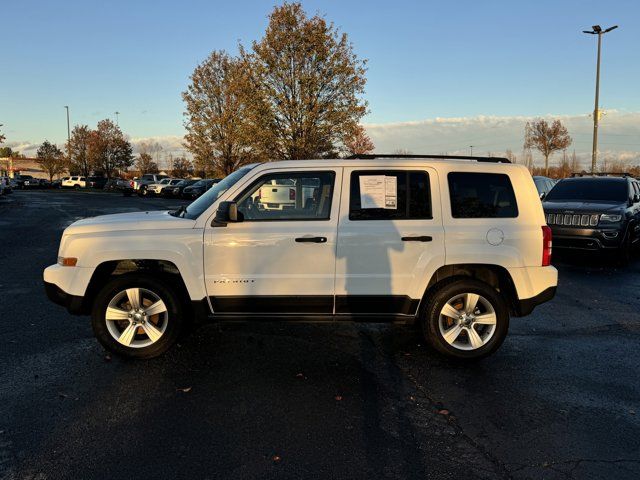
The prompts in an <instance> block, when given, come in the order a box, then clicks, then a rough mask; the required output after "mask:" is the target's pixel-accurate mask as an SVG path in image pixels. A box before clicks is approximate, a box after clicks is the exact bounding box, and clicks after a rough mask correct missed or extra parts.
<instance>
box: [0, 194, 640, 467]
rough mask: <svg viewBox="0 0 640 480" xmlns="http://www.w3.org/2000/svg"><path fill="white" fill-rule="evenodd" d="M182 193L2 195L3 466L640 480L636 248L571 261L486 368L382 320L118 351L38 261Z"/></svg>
mask: <svg viewBox="0 0 640 480" xmlns="http://www.w3.org/2000/svg"><path fill="white" fill-rule="evenodd" d="M181 203H184V202H180V201H174V200H164V199H146V198H137V197H132V198H125V197H122V196H120V195H116V194H103V193H87V192H59V191H25V192H22V191H19V192H15V193H14V194H12V195H10V196H7V197H6V198H3V199H0V267H1V268H0V292H1V293H2V296H1V300H0V318H1V321H0V478H3V479H23V478H24V479H57V478H92V479H94V478H95V479H101V478H105V479H107V478H108V479H116V478H234V479H236V478H336V479H338V478H345V479H356V478H393V479H395V478H398V479H413V478H420V479H424V478H434V479H440V478H443V479H447V478H457V479H463V478H464V479H470V478H487V479H489V478H490V479H494V478H515V479H525V478H534V479H538V478H540V479H542V478H544V479H566V478H576V479H595V478H608V479H618V478H624V479H626V478H629V479H633V478H640V376H639V374H638V371H639V367H640V349H639V348H638V347H639V345H640V261H639V260H638V259H636V260H635V261H634V262H633V263H632V264H631V265H630V266H628V267H627V268H624V269H620V268H614V267H609V266H607V263H606V262H604V261H603V260H602V259H593V258H588V257H580V258H569V259H566V260H565V261H564V262H560V263H558V265H557V266H558V268H559V270H560V284H559V288H558V295H557V296H556V298H555V299H554V300H553V301H552V302H550V303H548V304H545V305H543V306H541V307H538V309H536V311H535V312H534V314H533V315H531V316H530V317H526V318H523V319H513V320H512V323H511V330H510V335H509V336H508V337H507V340H506V341H505V343H504V345H503V346H502V348H501V349H500V350H499V351H498V353H497V354H495V355H494V356H493V357H491V358H488V359H486V360H483V361H481V362H478V363H476V364H471V365H462V364H456V363H451V362H450V361H447V360H444V359H442V358H440V357H438V356H437V355H436V354H434V353H432V352H431V351H429V350H427V349H426V348H425V347H424V346H423V345H421V344H420V342H419V340H418V339H417V337H416V336H415V334H414V333H413V332H412V331H411V330H409V329H406V328H400V327H392V326H386V325H371V324H341V325H328V324H322V325H312V324H296V323H286V324H284V323H247V324H227V325H213V324H212V325H208V326H206V327H203V328H202V329H200V330H198V331H197V332H195V333H194V334H192V335H191V336H190V337H188V338H187V339H186V340H185V341H184V342H183V343H181V344H180V345H179V346H178V347H177V348H174V349H173V350H171V351H170V352H169V353H168V354H167V355H165V356H163V357H161V358H158V359H154V360H151V361H143V362H133V361H123V360H119V359H118V358H115V357H114V358H111V357H109V356H108V355H106V354H105V352H104V351H103V349H102V348H101V347H100V346H99V344H98V343H97V341H96V340H94V338H93V335H92V332H91V328H90V325H89V320H88V318H84V317H73V316H70V315H69V314H67V312H66V311H65V310H64V309H63V308H62V307H58V306H56V305H53V304H51V303H50V302H49V301H48V300H47V298H46V296H45V294H44V290H43V287H42V270H43V269H44V267H46V266H47V265H49V264H51V263H54V262H55V260H56V255H57V249H58V242H59V239H60V235H61V233H62V230H63V229H64V228H65V226H67V225H68V224H70V223H71V222H73V221H75V220H76V219H79V218H83V217H87V216H95V215H100V214H105V213H116V212H126V211H136V210H145V209H151V210H154V209H167V208H169V207H172V206H175V207H177V206H178V205H180V204H181Z"/></svg>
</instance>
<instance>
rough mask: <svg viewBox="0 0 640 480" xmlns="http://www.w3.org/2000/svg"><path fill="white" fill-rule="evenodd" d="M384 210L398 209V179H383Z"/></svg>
mask: <svg viewBox="0 0 640 480" xmlns="http://www.w3.org/2000/svg"><path fill="white" fill-rule="evenodd" d="M384 187H385V192H384V208H387V209H389V210H397V209H398V177H395V176H393V177H384Z"/></svg>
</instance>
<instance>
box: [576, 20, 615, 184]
mask: <svg viewBox="0 0 640 480" xmlns="http://www.w3.org/2000/svg"><path fill="white" fill-rule="evenodd" d="M591 28H592V30H591V31H590V30H583V31H582V33H588V34H590V35H598V61H597V66H596V103H595V107H594V109H593V149H592V151H591V173H595V171H596V159H597V157H598V120H600V118H599V117H600V111H599V109H598V99H599V96H600V48H601V45H602V35H604V34H605V33H607V32H610V31H611V30H615V29H616V28H618V26H617V25H614V26H613V27H609V28H607V29H606V30H602V27H600V25H594V26H592V27H591Z"/></svg>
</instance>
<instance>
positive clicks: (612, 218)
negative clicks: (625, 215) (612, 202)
mask: <svg viewBox="0 0 640 480" xmlns="http://www.w3.org/2000/svg"><path fill="white" fill-rule="evenodd" d="M620 220H622V215H611V214H608V213H603V214H602V215H600V221H601V222H607V223H615V222H619V221H620Z"/></svg>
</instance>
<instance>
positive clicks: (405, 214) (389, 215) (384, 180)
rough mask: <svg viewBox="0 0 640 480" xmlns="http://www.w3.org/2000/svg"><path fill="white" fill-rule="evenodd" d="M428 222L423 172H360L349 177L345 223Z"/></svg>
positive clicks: (428, 197) (428, 201) (428, 194)
mask: <svg viewBox="0 0 640 480" xmlns="http://www.w3.org/2000/svg"><path fill="white" fill-rule="evenodd" d="M431 218H433V217H432V216H431V192H430V188H429V174H428V173H427V172H424V171H417V170H366V171H365V170H362V171H356V172H352V173H351V181H350V197H349V220H417V219H431Z"/></svg>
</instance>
